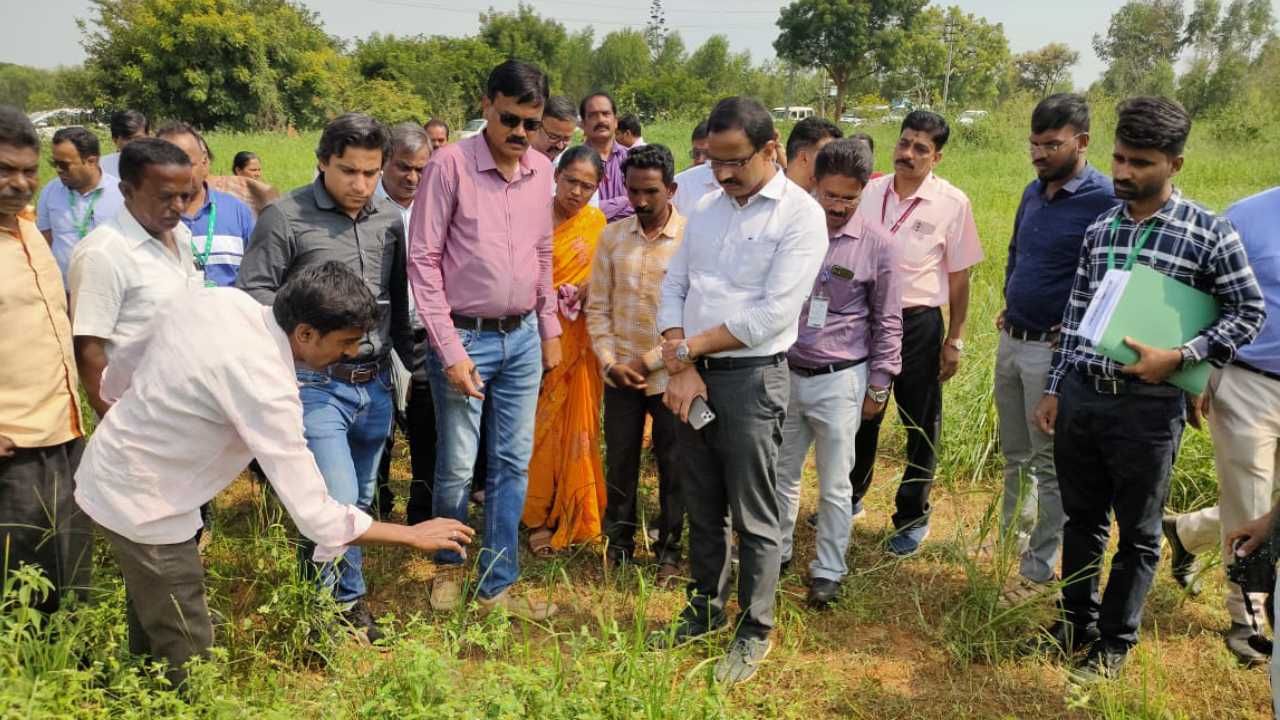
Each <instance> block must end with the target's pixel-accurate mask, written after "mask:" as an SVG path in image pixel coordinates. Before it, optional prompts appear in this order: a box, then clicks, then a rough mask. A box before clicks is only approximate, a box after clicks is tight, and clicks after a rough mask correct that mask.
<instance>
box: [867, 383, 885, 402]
mask: <svg viewBox="0 0 1280 720" xmlns="http://www.w3.org/2000/svg"><path fill="white" fill-rule="evenodd" d="M867 397H869V398H871V399H872V400H874V401H875V403H876V404H877V405H883V404H885V403H887V402H889V388H887V387H886V388H877V387H868V388H867Z"/></svg>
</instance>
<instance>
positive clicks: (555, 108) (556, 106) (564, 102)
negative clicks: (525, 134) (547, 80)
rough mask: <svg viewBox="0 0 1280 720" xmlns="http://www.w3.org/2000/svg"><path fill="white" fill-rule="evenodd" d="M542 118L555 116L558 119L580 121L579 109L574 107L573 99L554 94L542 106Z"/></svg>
mask: <svg viewBox="0 0 1280 720" xmlns="http://www.w3.org/2000/svg"><path fill="white" fill-rule="evenodd" d="M542 118H543V119H544V120H545V119H546V118H555V119H556V120H564V121H568V122H572V123H576V122H578V111H577V110H575V109H574V108H573V101H572V100H570V99H569V98H567V97H565V96H563V95H553V96H552V97H549V98H547V102H546V104H545V105H543V106H542Z"/></svg>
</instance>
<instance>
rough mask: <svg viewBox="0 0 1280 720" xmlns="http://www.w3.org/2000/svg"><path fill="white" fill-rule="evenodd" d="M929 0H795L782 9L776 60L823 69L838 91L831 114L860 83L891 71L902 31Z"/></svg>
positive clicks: (842, 106)
mask: <svg viewBox="0 0 1280 720" xmlns="http://www.w3.org/2000/svg"><path fill="white" fill-rule="evenodd" d="M926 3H927V0H795V2H793V3H791V4H790V5H788V6H786V7H784V8H782V12H781V13H780V15H779V17H778V29H779V31H780V32H779V34H778V38H777V39H776V40H774V41H773V49H774V51H775V52H776V53H777V54H778V57H779V58H781V59H782V60H785V61H787V62H790V63H793V64H795V65H798V66H800V67H804V68H821V69H822V70H823V71H824V72H826V74H827V76H828V77H829V78H830V79H831V82H832V84H834V85H835V89H836V102H835V112H834V115H835V116H839V115H840V114H841V113H842V112H844V100H845V95H846V93H847V92H848V90H849V88H850V87H851V86H852V85H853V84H854V83H855V82H857V81H858V80H861V79H863V78H869V77H872V76H875V75H878V74H880V73H882V72H884V71H886V70H887V69H888V68H891V67H893V65H894V63H895V61H896V60H897V58H898V53H899V49H900V47H901V46H902V44H903V42H904V40H905V39H906V32H907V30H909V29H910V28H911V25H912V21H913V20H914V19H915V18H916V15H918V14H919V13H920V10H921V9H922V8H923V7H924V6H925V4H926Z"/></svg>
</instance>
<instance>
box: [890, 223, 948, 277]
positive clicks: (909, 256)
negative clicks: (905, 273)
mask: <svg viewBox="0 0 1280 720" xmlns="http://www.w3.org/2000/svg"><path fill="white" fill-rule="evenodd" d="M904 240H905V241H904V242H903V244H902V252H901V255H900V257H901V258H902V261H901V262H902V266H903V267H904V268H906V269H908V270H915V271H921V270H932V269H933V268H935V267H937V266H938V265H940V264H941V263H942V260H943V257H944V255H945V253H946V243H945V242H944V241H943V238H942V237H941V236H940V235H934V234H930V235H925V234H923V233H919V232H916V231H909V232H908V233H906V235H905V237H904Z"/></svg>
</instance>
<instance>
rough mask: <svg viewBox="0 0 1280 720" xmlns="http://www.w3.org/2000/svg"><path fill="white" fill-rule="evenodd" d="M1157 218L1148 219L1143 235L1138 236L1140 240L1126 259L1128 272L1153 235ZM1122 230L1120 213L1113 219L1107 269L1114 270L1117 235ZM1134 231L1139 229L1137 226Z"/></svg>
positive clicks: (1125, 266) (1125, 268)
mask: <svg viewBox="0 0 1280 720" xmlns="http://www.w3.org/2000/svg"><path fill="white" fill-rule="evenodd" d="M1155 226H1156V219H1155V218H1154V217H1152V218H1151V219H1149V220H1147V221H1146V228H1144V229H1143V230H1142V235H1140V236H1138V242H1137V244H1136V245H1134V246H1133V249H1132V250H1130V251H1129V258H1128V259H1127V260H1125V263H1124V270H1125V272H1128V271H1130V270H1132V269H1133V264H1134V263H1135V262H1137V261H1138V253H1140V252H1142V248H1144V247H1146V246H1147V238H1149V237H1151V231H1152V230H1153V229H1155ZM1119 230H1120V215H1119V214H1117V215H1116V216H1115V219H1113V220H1112V221H1111V244H1110V245H1109V246H1108V247H1107V269H1108V270H1114V269H1115V266H1116V235H1117V234H1118V233H1119ZM1133 231H1134V232H1135V233H1136V232H1137V231H1138V229H1137V228H1136V227H1135V228H1134V229H1133Z"/></svg>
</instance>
